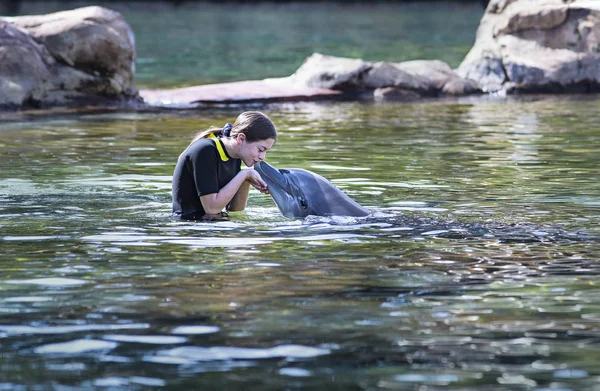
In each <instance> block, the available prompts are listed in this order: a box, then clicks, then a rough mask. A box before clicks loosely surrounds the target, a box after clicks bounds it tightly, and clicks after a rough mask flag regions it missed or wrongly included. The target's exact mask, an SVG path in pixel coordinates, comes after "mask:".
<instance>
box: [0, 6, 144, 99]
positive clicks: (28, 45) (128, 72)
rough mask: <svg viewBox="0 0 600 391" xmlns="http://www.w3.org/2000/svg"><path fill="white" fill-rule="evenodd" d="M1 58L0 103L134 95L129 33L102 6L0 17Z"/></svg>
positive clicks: (132, 44)
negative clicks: (46, 13)
mask: <svg viewBox="0 0 600 391" xmlns="http://www.w3.org/2000/svg"><path fill="white" fill-rule="evenodd" d="M0 56H1V62H0V84H1V87H2V91H1V92H0V106H17V107H20V106H35V107H37V106H41V107H51V106H58V105H83V104H102V105H106V104H111V102H112V103H120V102H124V101H131V100H136V99H137V90H136V88H135V85H134V81H133V79H134V74H135V41H134V36H133V31H132V30H131V28H130V27H129V25H128V24H127V23H126V22H125V21H124V20H123V18H122V17H121V15H120V14H119V13H117V12H114V11H111V10H108V9H106V8H102V7H85V8H80V9H76V10H72V11H64V12H58V13H54V14H48V15H35V16H21V17H12V18H0ZM16 65H19V66H16Z"/></svg>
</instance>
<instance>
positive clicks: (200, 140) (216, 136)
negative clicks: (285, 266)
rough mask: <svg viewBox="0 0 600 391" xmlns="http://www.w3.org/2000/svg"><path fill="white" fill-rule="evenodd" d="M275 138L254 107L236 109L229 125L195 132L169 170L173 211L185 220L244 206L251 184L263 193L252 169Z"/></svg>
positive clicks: (264, 188) (264, 186)
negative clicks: (236, 114) (250, 108)
mask: <svg viewBox="0 0 600 391" xmlns="http://www.w3.org/2000/svg"><path fill="white" fill-rule="evenodd" d="M276 140H277V131H276V130H275V126H274V125H273V123H272V122H271V120H270V119H269V117H267V116H266V115H264V114H263V113H261V112H258V111H246V112H244V113H242V114H240V115H239V116H238V117H237V119H236V120H235V123H234V124H233V126H232V125H231V124H226V125H225V126H224V127H223V128H214V127H211V128H209V129H207V130H205V131H203V132H201V133H199V134H198V135H197V136H196V137H195V138H194V139H193V140H192V142H191V143H190V145H189V146H188V147H187V148H186V150H185V151H183V153H182V154H181V155H180V156H179V160H178V161H177V165H176V166H175V172H174V173H173V216H176V217H180V218H183V219H186V220H198V219H201V218H205V217H211V216H210V215H212V217H215V216H220V215H221V212H222V210H223V209H224V208H225V207H227V210H228V211H239V210H244V208H245V207H246V202H247V201H248V192H249V190H250V185H252V186H254V187H255V188H256V189H258V190H259V191H261V192H262V193H265V194H268V190H267V184H266V183H265V182H264V181H263V180H262V178H261V177H260V174H258V172H256V171H255V170H254V169H250V170H241V163H242V162H244V164H245V165H246V166H247V167H252V166H254V164H255V163H257V162H260V161H262V160H264V159H265V156H266V154H267V151H268V150H270V149H271V148H272V147H273V144H275V141H276Z"/></svg>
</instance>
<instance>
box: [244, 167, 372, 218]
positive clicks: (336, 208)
mask: <svg viewBox="0 0 600 391" xmlns="http://www.w3.org/2000/svg"><path fill="white" fill-rule="evenodd" d="M254 169H255V170H256V171H258V173H259V174H260V176H261V177H262V179H263V180H264V181H265V182H266V183H267V186H268V188H269V193H270V194H271V196H272V197H273V199H274V200H275V203H276V204H277V207H278V208H279V210H280V211H281V213H283V215H284V216H285V217H290V218H294V217H306V216H308V215H314V216H367V215H368V214H369V211H368V210H367V209H365V208H363V207H362V206H360V205H359V204H358V203H356V202H355V201H354V200H352V199H351V198H350V197H348V196H347V195H346V194H344V193H342V192H341V191H340V190H339V189H338V188H337V187H335V186H334V185H333V184H332V183H331V182H329V181H328V180H327V179H325V178H323V177H322V176H320V175H318V174H315V173H314V172H311V171H308V170H303V169H300V168H287V169H285V168H284V169H281V170H278V169H276V168H275V167H273V166H271V165H270V164H268V163H267V162H264V161H263V162H260V163H256V164H255V165H254Z"/></svg>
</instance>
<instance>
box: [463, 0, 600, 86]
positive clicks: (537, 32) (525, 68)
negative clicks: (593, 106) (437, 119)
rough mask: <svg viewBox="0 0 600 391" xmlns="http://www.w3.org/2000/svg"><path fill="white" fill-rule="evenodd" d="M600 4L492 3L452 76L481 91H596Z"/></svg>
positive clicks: (586, 0)
mask: <svg viewBox="0 0 600 391" xmlns="http://www.w3.org/2000/svg"><path fill="white" fill-rule="evenodd" d="M599 23H600V2H597V1H590V0H570V1H564V0H539V1H536V2H535V5H532V2H531V1H528V0H492V1H490V4H489V5H488V8H487V10H486V12H485V14H484V16H483V18H482V20H481V23H480V25H479V28H478V30H477V37H476V41H475V45H474V46H473V48H472V49H471V51H470V52H469V53H468V55H467V56H466V57H465V59H464V61H463V62H462V64H461V65H460V66H459V68H458V70H457V73H458V74H459V75H460V76H461V77H463V78H465V79H472V80H475V81H476V82H477V83H478V84H479V85H480V86H482V88H483V89H484V90H486V91H495V90H501V89H505V90H508V91H514V92H586V91H598V90H600V61H599V60H600V24H599Z"/></svg>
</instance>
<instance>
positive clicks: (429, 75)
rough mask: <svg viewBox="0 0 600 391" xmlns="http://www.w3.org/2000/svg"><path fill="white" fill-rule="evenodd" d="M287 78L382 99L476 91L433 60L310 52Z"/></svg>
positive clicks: (473, 84) (471, 84) (313, 86)
mask: <svg viewBox="0 0 600 391" xmlns="http://www.w3.org/2000/svg"><path fill="white" fill-rule="evenodd" d="M290 80H292V81H293V82H294V83H298V84H301V85H304V86H307V87H311V88H325V89H332V90H338V91H343V92H345V93H351V94H358V95H362V96H365V95H367V96H372V97H374V98H375V99H386V100H387V99H391V100H398V99H400V100H414V99H417V98H420V97H428V96H440V95H465V94H471V93H477V92H480V89H479V87H478V86H477V84H476V83H474V82H473V81H470V80H466V79H463V78H461V77H460V76H459V75H457V74H456V73H455V72H454V71H453V70H452V69H451V68H450V66H449V65H448V64H446V63H444V62H441V61H437V60H436V61H407V62H402V63H391V62H368V61H363V60H360V59H350V58H343V57H333V56H326V55H323V54H319V53H314V54H313V55H311V56H310V57H308V58H307V59H306V60H304V63H303V64H302V65H301V66H300V68H298V70H297V71H296V72H295V73H294V74H293V75H292V76H290Z"/></svg>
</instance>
